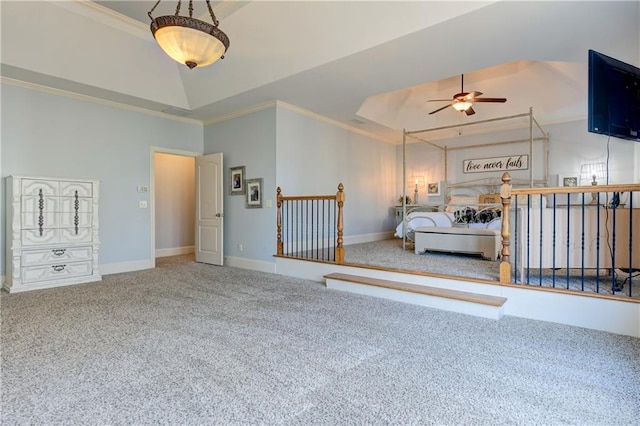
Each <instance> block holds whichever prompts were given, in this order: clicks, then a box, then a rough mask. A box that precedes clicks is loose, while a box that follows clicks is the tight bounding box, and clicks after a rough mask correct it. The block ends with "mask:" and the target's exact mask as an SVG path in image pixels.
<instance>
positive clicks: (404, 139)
mask: <svg viewBox="0 0 640 426" xmlns="http://www.w3.org/2000/svg"><path fill="white" fill-rule="evenodd" d="M406 217H407V130H406V129H402V250H405V249H406V245H407V224H406V221H405V218H406Z"/></svg>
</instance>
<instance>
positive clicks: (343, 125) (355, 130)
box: [276, 101, 399, 145]
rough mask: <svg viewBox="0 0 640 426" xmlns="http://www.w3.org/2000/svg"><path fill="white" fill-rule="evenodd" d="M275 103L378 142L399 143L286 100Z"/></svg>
mask: <svg viewBox="0 0 640 426" xmlns="http://www.w3.org/2000/svg"><path fill="white" fill-rule="evenodd" d="M276 104H277V105H278V107H280V108H283V109H287V110H289V111H292V112H295V113H297V114H300V115H303V116H305V117H309V118H313V119H315V120H318V121H323V122H325V123H327V124H331V125H332V126H336V127H340V128H342V129H345V130H348V131H350V132H353V133H357V134H359V135H362V136H366V137H368V138H371V139H376V140H379V141H380V142H386V143H390V144H393V145H397V144H398V143H399V142H398V141H397V140H394V139H389V138H385V137H383V136H380V135H377V134H375V133H371V132H368V131H366V130H362V129H359V128H357V127H354V126H351V125H349V124H346V123H343V122H341V121H338V120H335V119H333V118H329V117H326V116H324V115H320V114H317V113H315V112H313V111H309V110H306V109H304V108H300V107H298V106H295V105H291V104H288V103H286V102H282V101H276Z"/></svg>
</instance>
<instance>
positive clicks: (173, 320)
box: [0, 256, 640, 425]
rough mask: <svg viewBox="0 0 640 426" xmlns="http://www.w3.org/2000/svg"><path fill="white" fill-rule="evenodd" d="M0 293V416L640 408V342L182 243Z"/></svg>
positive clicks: (610, 416)
mask: <svg viewBox="0 0 640 426" xmlns="http://www.w3.org/2000/svg"><path fill="white" fill-rule="evenodd" d="M0 304H1V306H0V307H1V321H2V322H1V326H2V329H1V331H2V336H1V339H2V341H1V343H2V358H1V367H2V370H1V379H2V390H1V392H2V393H1V402H2V406H1V408H2V413H1V423H2V424H3V425H20V424H47V425H49V424H65V425H66V424H87V425H96V424H99V425H112V424H154V425H155V424H171V425H176V424H180V425H187V424H188V425H192V424H215V425H241V424H242V425H244V424H300V425H309V424H318V425H354V424H402V425H409V424H416V425H417V424H420V425H422V424H456V425H460V424H470V425H471V424H472V425H496V424H527V425H540V424H544V425H555V424H557V425H560V424H561V425H567V424H574V425H612V424H621V425H638V424H639V419H640V404H639V401H640V339H636V338H631V337H625V336H619V335H613V334H607V333H603V332H598V331H593V330H587V329H581V328H575V327H569V326H563V325H558V324H552V323H545V322H539V321H532V320H526V319H521V318H513V317H504V318H503V319H502V320H500V321H493V320H488V319H482V318H476V317H471V316H466V315H461V314H455V313H450V312H444V311H438V310H434V309H428V308H424V307H420V306H414V305H407V304H402V303H397V302H392V301H389V300H384V299H375V298H371V297H367V296H361V295H356V294H351V293H343V292H338V291H333V290H328V289H326V288H325V287H324V285H322V284H319V283H315V282H310V281H305V280H299V279H293V278H287V277H283V276H279V275H273V274H265V273H258V272H254V271H248V270H242V269H236V268H230V267H215V266H209V265H204V264H198V263H195V262H193V261H192V260H191V258H190V257H185V256H178V257H173V258H164V259H158V267H157V268H155V269H154V270H148V271H140V272H134V273H127V274H114V275H109V276H105V277H104V280H103V281H102V282H101V283H96V284H83V285H76V286H69V287H62V288H56V289H51V290H40V291H33V292H28V293H18V294H7V293H5V292H3V293H2V295H1V296H0Z"/></svg>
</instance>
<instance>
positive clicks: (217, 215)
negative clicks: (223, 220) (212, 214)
mask: <svg viewBox="0 0 640 426" xmlns="http://www.w3.org/2000/svg"><path fill="white" fill-rule="evenodd" d="M216 217H224V215H223V214H222V213H216Z"/></svg>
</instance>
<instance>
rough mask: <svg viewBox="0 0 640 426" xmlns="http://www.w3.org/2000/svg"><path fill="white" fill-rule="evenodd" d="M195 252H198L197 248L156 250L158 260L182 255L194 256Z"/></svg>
mask: <svg viewBox="0 0 640 426" xmlns="http://www.w3.org/2000/svg"><path fill="white" fill-rule="evenodd" d="M195 250H196V247H195V246H185V247H173V248H164V249H156V259H157V258H158V257H168V256H179V255H181V254H192V253H195Z"/></svg>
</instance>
